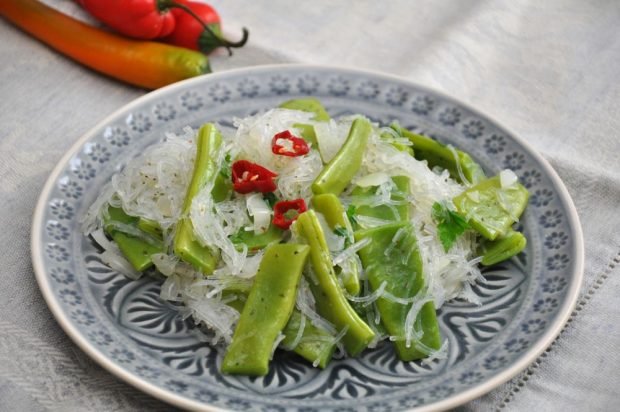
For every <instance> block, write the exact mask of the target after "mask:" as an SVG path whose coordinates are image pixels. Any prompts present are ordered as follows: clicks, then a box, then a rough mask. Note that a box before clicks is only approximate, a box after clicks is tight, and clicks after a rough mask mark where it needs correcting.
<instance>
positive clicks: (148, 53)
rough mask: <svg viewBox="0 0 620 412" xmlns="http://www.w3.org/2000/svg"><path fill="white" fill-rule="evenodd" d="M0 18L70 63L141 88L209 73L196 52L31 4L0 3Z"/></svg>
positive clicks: (30, 1) (27, 0)
mask: <svg viewBox="0 0 620 412" xmlns="http://www.w3.org/2000/svg"><path fill="white" fill-rule="evenodd" d="M0 15H2V16H3V17H4V18H6V19H7V20H9V21H10V22H12V23H13V24H15V25H16V26H18V27H19V28H21V29H22V30H24V31H26V32H28V33H30V34H31V35H33V36H34V37H36V38H37V39H39V40H41V41H42V42H44V43H45V44H47V45H48V46H50V47H52V48H54V49H56V50H58V51H60V52H61V53H63V54H65V55H67V56H69V57H71V58H72V59H74V60H76V61H78V62H80V63H82V64H83V65H85V66H88V67H90V68H92V69H95V70H97V71H99V72H101V73H104V74H107V75H108V76H111V77H114V78H117V79H119V80H123V81H125V82H127V83H131V84H133V85H136V86H141V87H144V88H147V89H156V88H159V87H162V86H165V85H167V84H170V83H174V82H177V81H179V80H183V79H187V78H190V77H194V76H199V75H201V74H205V73H209V72H210V71H211V69H210V66H209V59H208V57H207V56H205V55H203V54H202V53H199V52H195V51H192V50H188V49H185V48H181V47H175V46H171V45H167V44H162V43H156V42H149V41H136V40H129V39H126V38H124V37H121V36H117V35H114V34H111V33H108V32H105V31H102V30H99V29H97V28H94V27H91V26H89V25H87V24H84V23H82V22H80V21H78V20H76V19H73V18H71V17H69V16H67V15H65V14H63V13H60V12H58V11H56V10H54V9H53V8H50V7H48V6H46V5H44V4H42V3H40V2H38V1H36V0H2V1H0Z"/></svg>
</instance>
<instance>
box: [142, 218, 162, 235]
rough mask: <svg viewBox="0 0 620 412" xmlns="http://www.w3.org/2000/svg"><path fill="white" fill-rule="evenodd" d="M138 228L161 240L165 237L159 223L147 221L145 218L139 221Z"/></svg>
mask: <svg viewBox="0 0 620 412" xmlns="http://www.w3.org/2000/svg"><path fill="white" fill-rule="evenodd" d="M138 228H139V229H140V230H142V231H143V232H146V233H150V234H151V235H153V236H157V237H160V238H161V237H162V235H163V231H162V230H161V227H160V226H159V223H157V222H156V221H154V220H151V219H146V218H143V217H141V218H140V219H138Z"/></svg>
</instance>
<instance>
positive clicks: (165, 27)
mask: <svg viewBox="0 0 620 412" xmlns="http://www.w3.org/2000/svg"><path fill="white" fill-rule="evenodd" d="M78 2H79V3H80V4H81V5H82V7H84V8H85V9H86V11H88V12H89V13H90V14H92V15H93V17H95V18H97V19H98V20H99V21H101V22H102V23H105V24H106V25H108V26H109V27H111V28H113V29H114V30H116V31H118V32H119V33H121V34H124V35H126V36H130V37H135V38H137V39H144V40H151V39H156V38H160V37H164V36H167V35H169V34H170V33H172V31H173V30H174V27H175V17H174V16H173V15H172V13H170V11H169V10H168V7H169V6H170V5H171V2H168V1H165V0H163V1H162V0H78Z"/></svg>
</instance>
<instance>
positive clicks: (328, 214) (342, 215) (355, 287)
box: [312, 193, 360, 295]
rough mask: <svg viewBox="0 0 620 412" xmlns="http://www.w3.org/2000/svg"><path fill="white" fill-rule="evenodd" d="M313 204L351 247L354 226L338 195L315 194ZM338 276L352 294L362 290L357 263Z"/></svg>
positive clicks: (346, 245)
mask: <svg viewBox="0 0 620 412" xmlns="http://www.w3.org/2000/svg"><path fill="white" fill-rule="evenodd" d="M312 206H313V207H314V210H316V211H317V212H319V213H321V214H322V215H323V216H324V217H325V220H326V221H327V225H328V226H329V228H330V229H331V230H333V231H334V232H336V233H340V232H342V233H340V235H343V236H344V238H345V239H344V246H345V248H346V247H349V246H351V244H352V243H353V228H352V227H351V222H350V221H349V219H348V218H347V214H346V212H345V210H344V206H343V205H342V203H341V202H340V199H338V196H336V195H333V194H331V193H325V194H322V195H315V196H314V197H313V198H312ZM338 276H339V277H340V279H341V280H342V283H343V285H344V287H345V289H346V290H347V292H349V293H350V294H352V295H357V294H359V292H360V281H359V271H358V268H357V265H349V266H348V267H347V270H344V269H342V270H341V271H340V273H338Z"/></svg>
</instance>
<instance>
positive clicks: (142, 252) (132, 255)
mask: <svg viewBox="0 0 620 412" xmlns="http://www.w3.org/2000/svg"><path fill="white" fill-rule="evenodd" d="M138 221H139V219H138V218H137V217H133V216H129V215H127V214H126V213H125V212H124V211H123V209H121V208H116V207H108V211H107V215H106V216H105V218H104V230H105V232H106V233H107V234H108V235H109V236H110V237H112V239H113V240H114V242H115V243H116V245H117V246H118V248H119V249H120V251H121V252H122V253H123V256H125V258H126V259H127V261H128V262H129V263H131V266H133V268H134V269H135V270H137V271H139V272H142V271H144V270H146V269H148V268H150V267H151V266H153V260H152V259H151V255H153V254H155V253H161V252H162V251H163V249H164V247H163V244H162V243H161V239H158V238H156V237H154V236H152V235H150V234H148V233H145V232H142V231H141V230H140V229H139V228H138ZM127 229H131V230H127ZM129 232H131V233H129ZM140 233H142V234H141V235H139V236H136V234H140ZM147 238H148V241H147V240H145V239H147Z"/></svg>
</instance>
